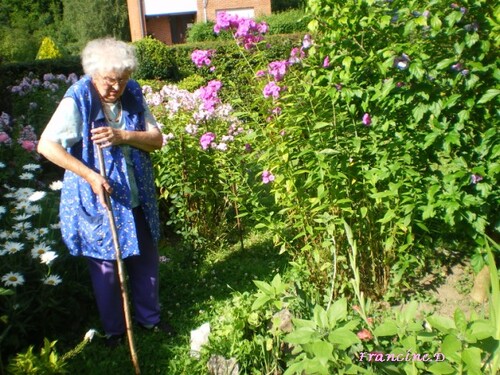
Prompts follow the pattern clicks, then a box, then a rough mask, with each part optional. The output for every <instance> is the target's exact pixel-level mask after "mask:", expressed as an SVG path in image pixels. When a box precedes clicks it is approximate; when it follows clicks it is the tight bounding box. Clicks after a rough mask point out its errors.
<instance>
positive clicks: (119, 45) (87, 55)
mask: <svg viewBox="0 0 500 375" xmlns="http://www.w3.org/2000/svg"><path fill="white" fill-rule="evenodd" d="M81 58H82V67H83V71H84V72H85V74H88V75H90V76H94V75H96V74H106V73H110V72H116V73H118V74H121V73H124V72H128V73H132V72H133V71H134V70H135V69H136V68H137V57H136V55H135V47H134V46H133V45H131V44H129V43H126V42H123V41H121V40H116V39H114V38H102V39H94V40H91V41H90V42H88V43H87V45H86V46H85V48H84V49H83V51H82V56H81Z"/></svg>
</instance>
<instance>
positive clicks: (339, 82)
mask: <svg viewBox="0 0 500 375" xmlns="http://www.w3.org/2000/svg"><path fill="white" fill-rule="evenodd" d="M309 9H310V11H311V13H312V15H313V20H312V21H311V22H310V28H311V30H312V31H313V32H314V33H313V34H312V35H313V39H314V42H313V44H312V46H311V48H310V49H309V50H308V51H307V53H308V58H307V59H305V60H303V61H302V69H301V70H299V69H297V68H295V67H292V68H291V69H290V72H289V73H288V74H287V76H286V77H285V80H284V86H286V87H287V91H284V92H283V93H282V95H281V96H280V98H279V99H277V100H275V105H276V106H280V107H281V108H282V109H283V111H282V114H281V115H279V116H277V117H276V118H274V119H273V121H271V123H269V124H267V125H266V126H265V127H262V128H261V129H262V133H260V134H259V136H261V138H260V139H259V145H260V146H261V152H262V154H261V160H260V161H261V162H262V163H264V164H267V165H268V166H269V168H270V169H271V170H272V171H273V173H274V175H275V176H276V179H275V181H274V183H273V185H272V187H273V189H272V192H273V193H274V197H275V199H276V202H277V204H278V206H279V207H280V209H279V210H278V211H277V212H276V214H277V215H275V216H273V217H272V220H273V221H274V222H276V221H275V220H277V221H278V222H279V223H280V226H281V230H280V231H279V233H278V236H279V238H280V242H281V244H282V248H283V250H289V251H292V252H295V253H296V254H297V256H300V257H303V258H305V259H307V262H308V263H309V264H310V266H311V267H313V268H314V269H315V270H316V271H315V272H313V274H314V275H315V277H316V278H317V280H314V281H315V282H316V281H317V282H318V284H319V285H322V286H324V287H326V286H327V285H328V283H327V280H328V279H329V278H331V270H332V269H333V270H336V276H337V277H339V280H346V279H345V274H346V273H345V267H343V266H342V263H343V260H345V259H346V257H347V254H346V250H345V249H346V244H345V240H343V239H342V238H343V236H342V230H343V225H342V221H341V220H342V219H343V220H345V221H346V222H347V223H348V224H349V225H350V226H351V227H352V230H353V232H354V234H355V237H356V238H359V241H360V242H359V244H358V246H359V249H360V252H359V260H358V264H359V267H360V269H361V274H362V275H363V289H364V290H365V291H367V292H370V293H371V294H374V295H379V294H382V293H383V292H384V291H386V290H387V288H388V287H389V285H390V283H391V282H392V283H393V284H396V283H399V282H404V279H405V277H404V276H406V275H408V274H409V273H410V271H411V273H413V274H415V273H416V272H417V270H418V269H419V268H422V267H423V266H424V259H425V257H426V256H431V255H433V251H431V250H430V249H431V248H432V244H431V243H429V242H428V241H427V240H428V239H430V238H436V237H439V236H440V235H442V234H443V233H466V234H467V235H468V236H470V237H471V238H480V237H481V236H482V235H483V234H484V233H485V232H488V231H494V230H495V229H494V227H495V225H496V222H497V221H498V190H497V189H496V188H495V185H496V181H497V180H498V173H499V168H498V165H499V163H498V161H499V155H500V154H499V152H498V151H499V150H498V145H497V143H498V134H497V132H496V130H495V124H496V121H495V116H497V115H498V114H497V110H496V107H497V104H498V97H497V95H498V89H497V87H498V67H497V63H496V58H495V52H494V51H495V45H497V44H498V39H497V37H495V35H496V32H497V30H498V23H497V22H498V20H497V18H496V17H497V15H498V7H497V6H494V5H492V4H491V3H489V2H486V1H469V2H464V3H463V4H461V5H460V6H458V5H455V4H451V5H450V4H443V3H442V2H439V1H434V2H430V3H429V2H425V3H423V2H419V1H411V2H400V1H391V2H385V1H374V0H373V1H346V2H337V1H319V0H318V1H310V2H309ZM304 70H305V74H304ZM266 221H268V219H267V218H263V222H266ZM292 228H293V229H292ZM290 230H292V231H293V234H292V236H291V237H290V236H289V235H288V234H289V232H290ZM290 238H292V240H290ZM342 285H345V283H343V282H342V281H337V290H336V291H334V292H339V291H341V290H342V288H341V287H342Z"/></svg>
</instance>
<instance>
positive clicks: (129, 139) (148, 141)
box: [91, 126, 163, 152]
mask: <svg viewBox="0 0 500 375" xmlns="http://www.w3.org/2000/svg"><path fill="white" fill-rule="evenodd" d="M91 132H92V138H91V139H92V141H93V142H96V143H97V144H99V145H100V146H101V147H109V146H119V145H124V144H126V145H130V146H132V147H135V148H138V149H141V150H143V151H146V152H151V151H154V150H159V149H160V148H161V147H162V144H163V136H162V134H161V131H160V130H159V129H158V128H153V129H150V130H147V131H131V130H121V129H115V128H113V127H111V126H103V127H99V128H94V129H92V130H91Z"/></svg>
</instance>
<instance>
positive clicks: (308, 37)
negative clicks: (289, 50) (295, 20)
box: [302, 34, 313, 49]
mask: <svg viewBox="0 0 500 375" xmlns="http://www.w3.org/2000/svg"><path fill="white" fill-rule="evenodd" d="M312 45H313V41H312V39H311V35H309V34H306V35H304V39H303V40H302V48H304V49H308V48H310V47H311V46H312Z"/></svg>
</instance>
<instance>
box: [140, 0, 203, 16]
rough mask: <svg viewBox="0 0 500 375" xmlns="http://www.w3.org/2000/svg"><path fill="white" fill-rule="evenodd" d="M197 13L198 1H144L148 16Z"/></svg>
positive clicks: (145, 11)
mask: <svg viewBox="0 0 500 375" xmlns="http://www.w3.org/2000/svg"><path fill="white" fill-rule="evenodd" d="M197 11H198V8H197V2H196V0H181V1H179V0H144V13H145V15H146V16H156V15H164V14H184V13H196V12H197Z"/></svg>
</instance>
